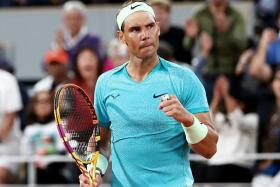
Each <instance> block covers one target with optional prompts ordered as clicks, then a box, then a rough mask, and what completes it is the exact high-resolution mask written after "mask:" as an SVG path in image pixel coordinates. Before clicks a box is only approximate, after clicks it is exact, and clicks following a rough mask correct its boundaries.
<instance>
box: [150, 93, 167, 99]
mask: <svg viewBox="0 0 280 187" xmlns="http://www.w3.org/2000/svg"><path fill="white" fill-rule="evenodd" d="M166 94H167V93H163V94H159V95H156V94H154V95H153V98H158V97H160V96H163V95H166Z"/></svg>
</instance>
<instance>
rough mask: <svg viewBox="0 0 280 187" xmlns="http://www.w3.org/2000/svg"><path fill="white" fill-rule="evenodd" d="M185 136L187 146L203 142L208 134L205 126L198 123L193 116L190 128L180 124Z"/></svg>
mask: <svg viewBox="0 0 280 187" xmlns="http://www.w3.org/2000/svg"><path fill="white" fill-rule="evenodd" d="M181 125H182V127H183V129H184V131H185V135H186V139H187V141H188V143H189V144H196V143H198V142H200V141H201V140H203V139H204V138H205V137H206V136H207V133H208V128H207V126H206V125H204V124H202V123H200V121H199V119H197V118H196V117H195V116H193V124H192V125H191V126H190V127H185V126H184V125H183V124H181Z"/></svg>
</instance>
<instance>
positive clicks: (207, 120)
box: [190, 112, 218, 158]
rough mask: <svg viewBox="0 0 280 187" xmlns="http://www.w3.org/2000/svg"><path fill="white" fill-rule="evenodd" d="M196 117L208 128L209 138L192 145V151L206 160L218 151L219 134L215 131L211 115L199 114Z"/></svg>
mask: <svg viewBox="0 0 280 187" xmlns="http://www.w3.org/2000/svg"><path fill="white" fill-rule="evenodd" d="M195 116H196V117H197V118H198V119H199V121H200V122H201V123H203V124H204V125H206V126H207V128H208V134H207V136H206V137H205V138H204V139H203V140H201V141H200V142H198V143H196V144H190V147H191V148H192V150H194V151H195V152H196V153H198V154H200V155H201V156H203V157H205V158H211V157H212V156H213V155H214V154H215V153H216V151H217V148H216V145H217V142H218V134H217V132H216V131H215V129H214V126H213V121H212V119H211V116H210V113H209V112H207V113H197V114H195Z"/></svg>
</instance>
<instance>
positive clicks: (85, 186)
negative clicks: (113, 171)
mask: <svg viewBox="0 0 280 187" xmlns="http://www.w3.org/2000/svg"><path fill="white" fill-rule="evenodd" d="M79 181H80V187H98V186H99V185H100V184H101V182H102V178H101V176H100V175H96V177H95V180H94V181H93V186H91V185H90V179H89V178H88V177H87V176H84V175H83V174H81V175H80V177H79Z"/></svg>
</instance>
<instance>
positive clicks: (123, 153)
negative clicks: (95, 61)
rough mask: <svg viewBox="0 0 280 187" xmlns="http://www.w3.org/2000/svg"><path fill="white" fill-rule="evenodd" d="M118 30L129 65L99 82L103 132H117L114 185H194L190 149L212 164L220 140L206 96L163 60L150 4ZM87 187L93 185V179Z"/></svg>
mask: <svg viewBox="0 0 280 187" xmlns="http://www.w3.org/2000/svg"><path fill="white" fill-rule="evenodd" d="M117 24H118V28H119V31H118V36H119V39H120V40H121V41H122V42H123V43H125V44H126V45H127V47H128V50H129V53H130V59H129V61H128V62H127V63H125V64H123V65H121V66H119V67H117V68H115V69H113V70H111V71H109V72H106V73H104V74H102V75H101V76H100V77H99V79H98V81H97V85H96V89H95V97H94V99H95V110H96V113H97V116H98V120H99V122H100V126H102V127H105V128H108V129H110V131H111V138H110V140H111V159H112V186H113V187H139V186H152V187H154V186H155V187H163V186H171V187H173V186H174V187H175V186H176V187H186V186H187V187H191V186H192V185H193V182H194V180H193V176H192V172H191V168H190V164H189V158H188V155H189V151H190V148H192V150H194V151H195V152H197V153H198V154H200V155H202V156H204V157H205V158H211V157H212V156H213V155H214V154H215V152H216V144H217V140H218V136H217V133H216V132H215V130H214V127H213V124H212V120H211V118H210V114H209V107H208V104H207V100H206V95H205V90H204V88H203V86H202V84H201V83H200V81H199V80H198V78H197V77H196V76H195V74H194V73H193V72H192V71H191V70H189V69H185V68H182V67H180V66H178V65H176V64H174V63H171V62H168V61H166V60H164V59H162V58H160V57H159V56H158V55H157V48H158V44H159V35H160V29H159V25H158V23H157V22H156V21H155V14H154V12H153V9H152V8H151V7H150V6H149V5H147V4H146V3H144V2H134V3H131V4H128V5H126V6H125V7H124V8H122V9H121V10H120V12H119V13H118V15H117ZM161 98H163V99H162V101H161ZM102 172H104V171H102ZM102 172H101V174H104V173H102ZM100 182H101V180H100V177H98V178H97V179H96V182H95V185H96V186H98V185H99V184H100ZM80 186H81V187H89V180H88V179H87V177H85V176H80Z"/></svg>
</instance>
